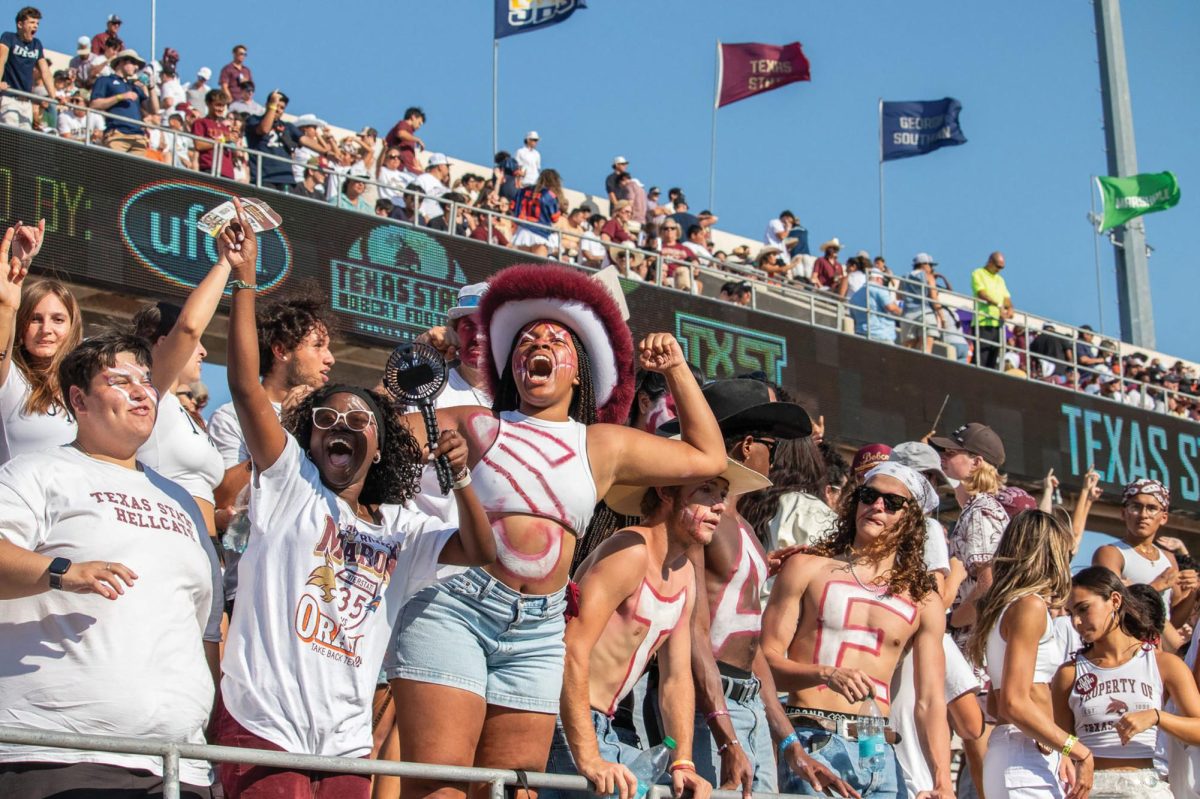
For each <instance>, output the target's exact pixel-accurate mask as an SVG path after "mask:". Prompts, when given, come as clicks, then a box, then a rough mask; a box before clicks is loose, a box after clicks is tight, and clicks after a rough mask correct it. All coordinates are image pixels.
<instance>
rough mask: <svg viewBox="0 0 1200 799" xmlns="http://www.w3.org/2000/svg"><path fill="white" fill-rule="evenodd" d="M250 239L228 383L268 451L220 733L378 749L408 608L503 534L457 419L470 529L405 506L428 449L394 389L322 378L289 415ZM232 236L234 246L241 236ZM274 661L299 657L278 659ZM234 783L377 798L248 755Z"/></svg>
mask: <svg viewBox="0 0 1200 799" xmlns="http://www.w3.org/2000/svg"><path fill="white" fill-rule="evenodd" d="M239 210H240V208H239ZM239 221H240V220H239ZM240 224H241V225H242V226H243V228H246V227H248V225H246V223H245V222H244V221H240ZM239 243H240V245H241V246H240V249H239V250H237V251H235V252H236V253H237V254H238V255H240V256H241V258H236V257H230V261H231V262H232V263H233V266H234V270H233V274H234V277H235V278H236V279H237V280H239V281H241V283H242V284H244V285H238V286H237V287H236V288H235V289H234V294H233V305H232V309H231V312H230V336H229V383H230V393H231V395H232V397H233V404H234V407H235V408H236V410H237V416H238V419H239V420H240V421H241V422H242V429H243V430H244V432H245V441H246V446H247V449H248V451H249V453H250V456H251V458H252V460H253V463H254V471H255V479H254V484H253V487H252V489H251V490H252V501H251V503H250V522H251V526H252V530H253V531H254V534H256V535H257V540H256V545H255V546H254V547H252V548H250V549H248V550H247V551H246V554H245V556H244V557H243V559H242V561H241V563H240V564H239V571H240V572H241V582H242V586H241V590H242V593H243V596H244V597H245V596H246V595H247V594H248V595H249V597H250V598H249V599H247V600H246V601H244V602H241V603H239V604H238V606H237V610H236V611H235V612H234V614H233V617H232V621H231V623H230V629H229V643H228V650H227V651H226V656H225V660H224V663H223V667H224V675H223V679H222V683H221V685H222V699H223V708H222V711H221V713H220V715H219V716H218V719H217V723H216V727H217V739H218V740H219V741H220V742H221V743H222V744H225V745H233V746H249V747H254V748H259V749H273V750H276V751H293V752H297V751H308V752H312V753H315V754H322V755H332V756H346V757H363V756H365V755H366V754H368V753H369V752H370V751H371V715H370V713H371V699H372V694H373V692H374V688H375V682H376V677H377V676H378V674H379V669H380V666H381V665H382V662H383V656H384V653H385V651H386V650H387V646H388V641H389V640H390V638H391V635H390V633H391V629H392V627H393V625H394V624H395V622H396V619H397V616H398V614H399V611H400V608H401V607H402V606H403V605H404V603H405V601H406V599H407V598H408V597H409V596H411V595H412V594H413V593H414V592H416V591H417V590H419V589H421V588H423V587H424V586H426V585H428V584H430V583H432V582H433V581H434V580H435V579H436V571H437V568H438V565H439V564H440V563H444V564H457V565H461V566H471V565H478V564H484V563H489V562H491V560H493V559H494V557H495V548H494V543H493V539H492V536H491V534H490V532H491V531H490V527H489V524H488V520H487V516H486V515H485V513H484V510H483V507H482V505H481V504H480V503H479V500H478V499H477V498H476V496H475V494H474V490H473V489H472V488H471V487H470V485H469V483H470V479H469V474H468V473H466V457H467V447H466V442H465V441H464V440H463V438H462V436H461V435H460V434H458V433H457V432H455V431H447V432H446V433H443V434H442V436H441V438H440V439H439V440H438V441H437V442H434V444H433V446H432V447H430V451H432V452H434V453H436V454H439V455H445V456H447V457H448V458H449V460H450V461H451V465H452V468H453V469H454V471H455V473H456V478H455V479H456V481H457V482H456V485H455V487H454V491H455V494H456V499H457V502H458V510H459V525H460V531H455V530H453V529H443V524H442V522H441V521H440V520H434V519H430V518H429V517H426V516H424V515H423V514H415V513H413V512H411V511H409V510H407V509H405V508H403V507H400V506H401V505H402V504H403V503H405V502H407V501H408V500H409V499H410V498H411V497H412V495H413V494H414V493H416V490H417V484H418V480H419V478H420V475H421V466H422V463H423V461H424V457H423V455H422V451H421V449H420V447H419V445H418V444H417V442H416V441H415V440H414V439H413V437H412V435H411V434H410V433H409V432H408V431H407V429H406V428H405V426H404V425H403V423H401V421H400V419H399V417H398V416H396V415H395V414H393V413H390V412H385V411H384V410H383V409H384V408H387V407H388V404H387V403H386V402H385V400H384V398H383V397H382V396H381V395H379V394H377V393H375V392H371V391H366V390H364V389H361V388H357V387H354V386H347V385H337V386H326V387H322V388H319V389H317V390H316V391H314V392H312V393H311V394H309V395H308V396H307V397H305V398H304V399H302V400H300V401H299V402H297V403H296V404H295V405H294V406H292V407H291V408H289V410H288V412H287V413H286V414H285V417H284V419H283V422H285V423H286V425H287V426H286V427H285V426H284V423H281V421H280V419H279V418H278V416H277V415H276V414H277V412H276V408H275V407H274V403H273V401H272V399H273V398H272V397H271V396H270V394H269V393H268V391H267V389H266V388H265V387H264V386H262V385H260V384H259V382H258V375H259V373H260V364H259V353H260V351H261V349H262V346H261V343H260V342H259V341H257V340H256V339H257V337H256V335H255V332H256V331H255V321H254V320H255V314H254V293H255V292H254V290H253V282H254V280H255V262H256V256H257V245H256V243H255V236H254V234H253V233H248V234H247V235H246V236H245V238H244V239H243V240H241V241H240V242H239ZM220 244H221V246H222V251H223V254H225V252H227V250H226V249H225V248H227V247H230V246H231V243H230V242H228V241H220ZM343 566H344V567H345V568H348V569H349V570H351V571H352V572H354V574H355V586H356V587H357V588H358V590H361V591H363V592H365V593H364V594H363V595H362V597H363V598H362V601H361V602H359V605H358V606H354V607H348V608H343V610H342V611H341V612H338V611H335V610H334V606H333V605H331V604H329V603H330V599H329V597H331V596H332V595H333V594H332V592H334V591H337V590H339V589H338V588H337V585H338V578H337V577H336V576H335V572H336V571H338V570H341V569H342V568H343ZM306 581H307V582H306ZM364 603H368V604H367V607H365V608H364V607H363V605H364ZM317 608H325V609H326V612H328V613H337V617H336V621H335V620H332V619H331V620H330V621H331V624H329V625H328V626H322V625H317V626H314V627H313V628H312V630H311V631H310V633H311V634H309V635H304V634H301V635H297V634H295V632H293V619H294V618H301V617H305V618H308V617H310V616H311V621H313V622H314V623H316V622H317V621H318V619H317V615H316V614H318V611H317ZM325 618H329V617H328V616H326V617H325ZM351 631H352V632H353V639H349V638H347V634H349V633H350V632H351ZM347 647H352V649H351V650H349V651H348V650H347ZM360 658H361V660H359V659H360ZM262 663H274V664H280V665H281V666H283V664H286V666H283V667H281V668H270V669H268V670H267V672H266V673H264V670H263V669H262V668H261V666H260V664H262ZM348 665H353V666H355V667H354V668H348ZM221 782H222V786H223V787H224V789H225V794H226V796H228V797H230V799H237V797H238V796H242V795H245V796H266V795H272V796H301V795H304V796H311V795H328V796H346V797H350V796H354V797H365V796H366V795H367V793H368V791H369V784H370V780H369V778H368V777H366V776H365V775H344V774H327V773H320V772H315V773H314V772H308V771H289V770H283V769H271V768H264V767H259V766H244V765H234V764H230V765H227V766H222V768H221Z"/></svg>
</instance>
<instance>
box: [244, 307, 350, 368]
mask: <svg viewBox="0 0 1200 799" xmlns="http://www.w3.org/2000/svg"><path fill="white" fill-rule="evenodd" d="M255 324H256V325H257V327H258V371H259V377H266V376H267V373H268V372H270V371H271V367H272V366H274V365H275V354H274V352H273V349H274V347H275V345H276V344H278V345H280V346H281V347H283V348H284V349H285V350H287V351H289V352H290V351H292V350H294V349H296V347H298V346H300V342H302V341H304V337H305V336H307V335H308V334H309V333H311V332H312V331H313V330H315V329H317V328H325V330H326V331H327V332H329V333H331V334H332V332H333V323H332V321H331V320H330V319H329V308H328V307H327V306H326V304H325V302H324V301H323V300H321V299H320V298H319V297H316V296H303V297H292V298H291V299H284V300H278V301H277V302H273V303H270V304H269V305H264V306H263V307H261V308H260V309H258V313H257V314H255Z"/></svg>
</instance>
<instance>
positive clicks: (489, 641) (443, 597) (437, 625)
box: [384, 568, 567, 714]
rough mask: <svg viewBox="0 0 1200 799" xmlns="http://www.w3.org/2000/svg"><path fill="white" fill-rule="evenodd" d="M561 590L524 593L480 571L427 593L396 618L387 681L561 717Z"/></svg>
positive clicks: (471, 571)
mask: <svg viewBox="0 0 1200 799" xmlns="http://www.w3.org/2000/svg"><path fill="white" fill-rule="evenodd" d="M566 607H567V600H566V588H565V587H564V588H563V589H562V590H560V591H556V592H555V593H553V594H545V595H534V594H521V593H518V592H517V591H514V590H513V589H511V588H509V587H508V586H507V585H505V584H504V583H502V582H500V581H499V580H497V579H496V578H495V577H493V576H492V575H490V574H488V573H487V572H485V571H484V570H483V569H480V568H473V569H468V570H467V571H465V572H462V573H461V574H456V575H454V576H453V577H450V578H449V579H447V580H445V581H443V582H440V583H437V584H436V585H431V586H429V587H428V588H426V589H424V590H423V591H421V592H420V593H418V594H417V595H416V596H414V597H413V598H412V599H410V600H409V601H408V604H406V605H405V606H404V609H403V610H401V611H400V620H399V622H398V623H397V625H396V635H395V639H394V641H393V645H392V646H391V647H390V648H389V652H388V657H387V659H386V661H385V663H384V671H385V673H386V674H387V677H388V679H389V680H394V679H404V680H413V681H415V682H427V683H434V684H435V685H446V686H449V687H451V688H461V689H463V690H464V691H470V692H471V693H473V694H478V695H479V696H482V697H483V698H484V699H485V700H486V701H487V703H488V704H489V705H497V706H499V707H511V708H515V709H517V710H528V711H532V712H535V713H554V714H557V713H558V697H559V693H560V691H561V690H562V675H563V655H564V653H565V651H566V649H565V647H564V645H563V632H564V630H565V629H566V621H565V619H564V618H563V611H564V610H566Z"/></svg>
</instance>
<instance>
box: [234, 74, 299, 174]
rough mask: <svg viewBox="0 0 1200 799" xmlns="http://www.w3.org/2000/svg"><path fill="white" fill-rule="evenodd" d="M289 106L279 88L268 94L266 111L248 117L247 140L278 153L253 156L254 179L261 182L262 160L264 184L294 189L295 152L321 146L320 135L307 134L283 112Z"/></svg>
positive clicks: (270, 152)
mask: <svg viewBox="0 0 1200 799" xmlns="http://www.w3.org/2000/svg"><path fill="white" fill-rule="evenodd" d="M287 107H288V96H287V95H286V94H284V93H283V92H281V91H279V90H276V91H274V92H271V95H270V96H269V97H267V107H266V108H265V109H264V110H263V113H262V114H252V115H251V116H249V117H248V118H247V119H246V142H247V144H249V145H250V149H251V150H257V151H259V152H261V153H266V154H267V155H270V156H274V157H273V158H262V159H259V158H255V159H253V160H251V162H250V180H251V181H252V182H254V183H258V182H259V177H258V171H259V168H260V163H261V168H262V185H263V186H264V187H266V188H268V189H275V191H282V192H288V191H291V189H292V187H293V186H295V185H296V173H295V171H294V170H293V169H292V155H293V154H294V153H295V152H296V150H297V149H298V148H300V147H307V148H309V149H310V150H314V151H315V150H317V149H319V148H320V147H321V144H320V142H318V141H317V139H316V137H314V136H311V135H307V136H306V135H305V134H304V132H303V131H301V130H300V128H298V127H296V125H294V124H292V123H291V122H285V121H284V119H283V113H284V111H286V110H287ZM230 109H231V110H232V106H230Z"/></svg>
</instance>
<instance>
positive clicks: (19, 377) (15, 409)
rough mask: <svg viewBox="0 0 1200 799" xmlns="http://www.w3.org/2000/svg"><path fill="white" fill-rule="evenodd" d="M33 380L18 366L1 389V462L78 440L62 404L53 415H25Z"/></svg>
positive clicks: (10, 368) (12, 368) (11, 367)
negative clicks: (30, 385)
mask: <svg viewBox="0 0 1200 799" xmlns="http://www.w3.org/2000/svg"><path fill="white" fill-rule="evenodd" d="M29 392H30V388H29V381H27V380H26V379H25V375H24V373H22V372H21V370H20V369H19V368H18V367H17V365H16V364H9V365H8V379H7V380H5V381H4V385H2V386H0V463H7V462H8V460H9V459H10V458H15V457H17V456H18V455H23V454H25V453H26V452H42V451H44V450H48V449H52V448H54V447H59V446H62V445H63V444H70V443H71V442H72V441H74V440H75V420H74V419H72V418H71V415H70V414H69V413H67V412H66V410H64V409H63V408H62V407H61V406H59V405H51V406H50V411H51V413H35V414H31V415H26V414H25V401H26V400H28V399H29Z"/></svg>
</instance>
